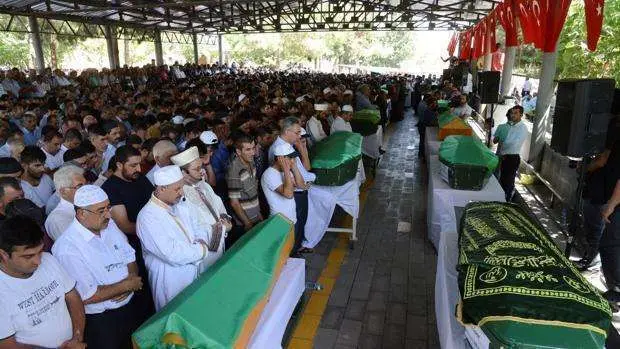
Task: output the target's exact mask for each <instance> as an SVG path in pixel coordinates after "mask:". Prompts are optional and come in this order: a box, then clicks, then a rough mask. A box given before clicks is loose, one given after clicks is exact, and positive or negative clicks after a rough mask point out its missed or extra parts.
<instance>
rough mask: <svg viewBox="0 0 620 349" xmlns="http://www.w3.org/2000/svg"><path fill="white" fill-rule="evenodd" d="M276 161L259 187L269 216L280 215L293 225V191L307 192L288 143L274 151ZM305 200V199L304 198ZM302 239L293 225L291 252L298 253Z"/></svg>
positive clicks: (295, 220) (294, 155)
mask: <svg viewBox="0 0 620 349" xmlns="http://www.w3.org/2000/svg"><path fill="white" fill-rule="evenodd" d="M274 155H275V156H276V160H275V161H274V162H273V164H272V165H271V166H270V167H268V168H267V169H266V170H265V172H264V173H263V177H262V178H261V187H262V188H263V193H265V197H266V198H267V203H269V211H270V215H272V216H273V215H274V214H277V213H281V214H282V215H284V216H285V217H286V218H288V219H290V220H291V221H292V222H293V223H297V220H298V217H297V206H296V200H295V189H301V190H307V189H308V186H307V185H306V183H305V181H304V179H303V177H302V176H301V173H300V172H299V169H298V168H297V163H296V162H295V158H296V157H297V154H296V152H295V149H294V148H293V147H292V146H291V145H290V144H288V143H284V144H280V145H278V146H277V147H276V148H275V149H274ZM306 199H307V197H306ZM303 239H304V231H303V229H302V228H301V227H300V226H298V225H297V224H295V245H294V247H293V252H294V253H295V252H298V251H299V249H300V248H301V243H302V242H303Z"/></svg>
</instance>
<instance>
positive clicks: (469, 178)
mask: <svg viewBox="0 0 620 349" xmlns="http://www.w3.org/2000/svg"><path fill="white" fill-rule="evenodd" d="M439 161H441V163H442V164H443V165H444V166H445V167H446V172H447V174H446V175H445V177H447V178H445V179H446V180H447V181H448V184H449V185H450V186H451V187H452V188H455V189H463V190H481V189H482V188H484V186H485V185H486V182H487V181H488V179H489V177H491V174H492V173H493V171H495V168H497V165H498V163H499V159H498V158H497V155H495V154H494V153H493V152H492V151H491V150H490V149H489V148H487V147H486V146H485V145H484V144H483V143H482V142H481V141H480V140H479V139H478V138H476V137H472V136H448V137H446V139H445V140H444V141H443V142H442V143H441V145H440V146H439Z"/></svg>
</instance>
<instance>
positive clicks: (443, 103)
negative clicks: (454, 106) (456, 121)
mask: <svg viewBox="0 0 620 349" xmlns="http://www.w3.org/2000/svg"><path fill="white" fill-rule="evenodd" d="M437 106H438V107H439V108H450V101H448V100H445V99H440V100H438V101H437Z"/></svg>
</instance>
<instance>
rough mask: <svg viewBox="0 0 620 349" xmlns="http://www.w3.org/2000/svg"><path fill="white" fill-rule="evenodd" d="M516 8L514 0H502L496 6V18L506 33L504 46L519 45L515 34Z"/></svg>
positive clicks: (516, 29)
mask: <svg viewBox="0 0 620 349" xmlns="http://www.w3.org/2000/svg"><path fill="white" fill-rule="evenodd" d="M516 16H517V10H516V7H515V1H514V0H504V2H503V3H502V4H500V5H499V7H498V8H497V20H498V21H499V23H500V24H501V26H502V27H503V28H504V32H505V33H506V46H507V47H510V46H519V39H518V36H517V31H518V27H517V18H516Z"/></svg>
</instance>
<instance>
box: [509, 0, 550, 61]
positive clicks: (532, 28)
mask: <svg viewBox="0 0 620 349" xmlns="http://www.w3.org/2000/svg"><path fill="white" fill-rule="evenodd" d="M516 3H517V8H518V10H519V23H520V24H521V31H522V32H523V42H524V43H526V44H534V46H535V47H536V48H539V49H542V47H543V43H542V42H541V37H544V36H543V35H541V34H543V33H544V28H543V26H542V24H543V23H544V22H543V18H544V14H543V13H542V8H541V6H540V3H539V2H538V0H516Z"/></svg>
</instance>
